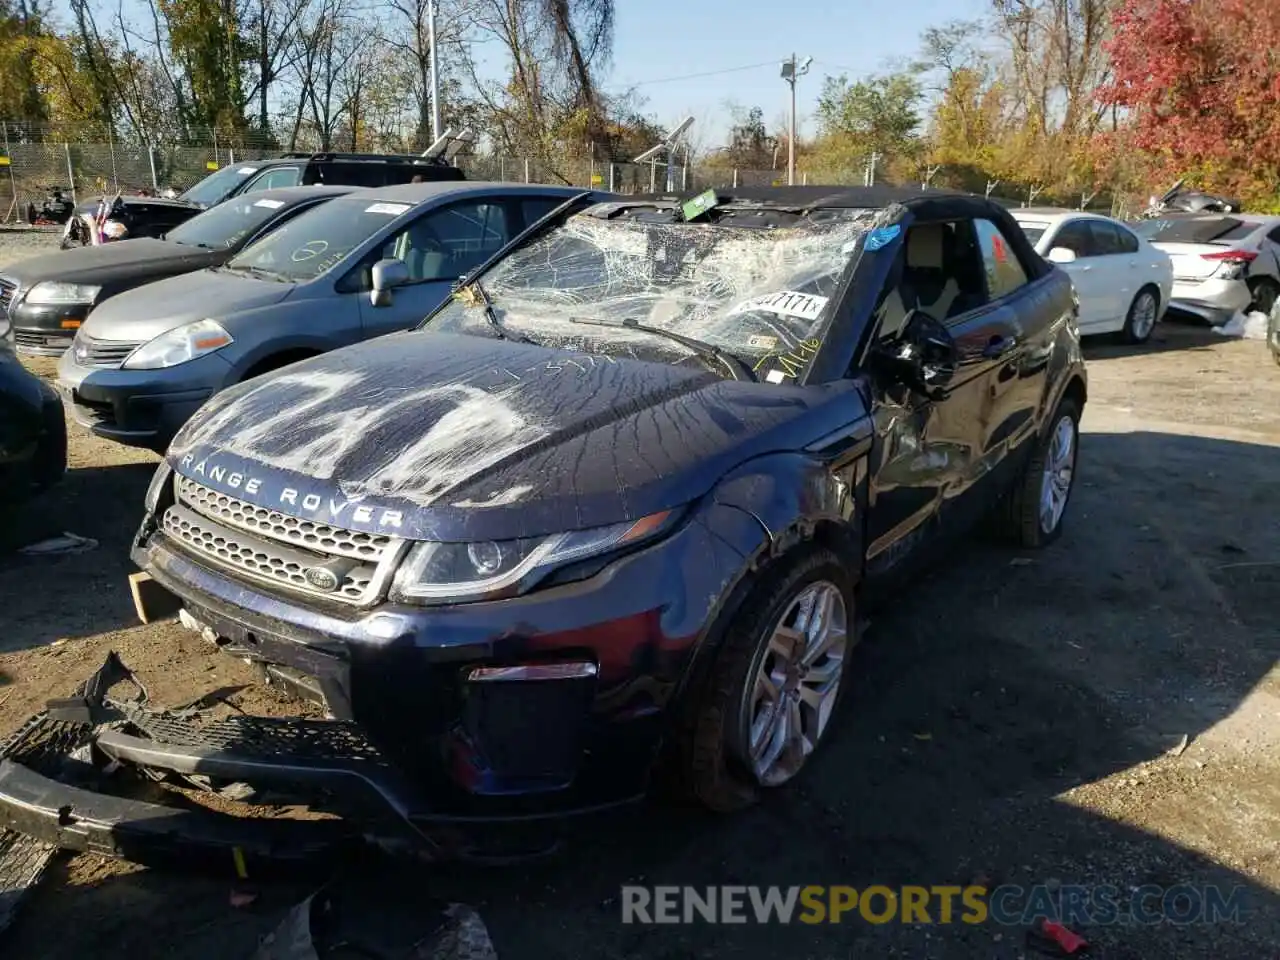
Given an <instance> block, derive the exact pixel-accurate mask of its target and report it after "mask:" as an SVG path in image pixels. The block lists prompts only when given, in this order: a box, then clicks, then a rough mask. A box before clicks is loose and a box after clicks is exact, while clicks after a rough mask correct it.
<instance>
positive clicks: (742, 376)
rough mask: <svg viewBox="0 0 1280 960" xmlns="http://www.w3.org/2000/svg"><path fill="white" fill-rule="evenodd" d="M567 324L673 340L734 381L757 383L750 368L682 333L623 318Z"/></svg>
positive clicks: (573, 319) (579, 319)
mask: <svg viewBox="0 0 1280 960" xmlns="http://www.w3.org/2000/svg"><path fill="white" fill-rule="evenodd" d="M569 322H570V323H584V324H588V325H590V326H593V327H622V328H624V329H626V330H639V331H640V332H641V333H651V334H653V335H655V336H659V337H666V338H667V339H668V340H673V341H675V342H676V343H678V344H680V345H681V346H682V347H688V348H689V349H690V350H692V351H693V352H694V353H696V354H697V355H698V356H699V357H702V358H703V359H704V360H715V361H718V362H719V363H720V364H721V365H722V366H723V367H724V368H725V369H727V370H728V371H729V373H730V375H732V377H733V379H735V380H750V381H751V382H752V383H756V382H758V381H757V380H756V375H755V374H754V373H753V372H752V370H751V368H750V367H749V366H747V364H746V363H744V362H743V361H742V360H740V359H739V358H737V357H735V356H734V355H733V354H731V353H725V352H724V351H723V350H721V349H720V348H719V347H717V346H715V345H714V344H711V343H707V342H705V341H703V340H696V339H694V338H693V337H686V336H685V335H684V334H683V333H675V332H674V331H672V330H664V329H663V328H662V327H651V326H649V325H648V324H647V323H641V322H640V321H638V320H636V318H635V317H624V318H623V319H622V320H596V319H593V318H591V317H570V318H569Z"/></svg>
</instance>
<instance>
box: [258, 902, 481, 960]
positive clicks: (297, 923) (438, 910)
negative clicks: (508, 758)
mask: <svg viewBox="0 0 1280 960" xmlns="http://www.w3.org/2000/svg"><path fill="white" fill-rule="evenodd" d="M348 956H349V957H355V956H359V957H367V958H374V960H377V958H386V960H402V958H403V960H498V952H497V950H495V949H494V946H493V941H492V940H491V939H490V938H489V931H488V928H487V927H485V924H484V921H483V920H482V919H481V918H480V914H478V913H477V912H476V911H475V910H474V909H472V908H471V907H469V906H467V905H466V904H462V903H449V904H445V905H443V906H441V905H440V903H439V902H438V901H437V903H436V904H435V905H434V907H429V906H425V905H423V904H422V903H420V902H414V898H413V897H412V895H409V894H406V893H404V888H402V889H401V893H400V895H399V896H392V895H390V894H388V895H386V896H382V897H376V896H373V897H371V891H369V890H368V888H367V887H363V888H355V887H353V888H350V889H349V890H347V891H345V892H339V891H338V890H336V889H328V888H325V889H321V890H320V891H318V892H316V893H314V894H312V895H311V896H309V897H307V899H305V900H303V901H302V902H301V903H300V904H298V905H297V906H296V907H294V908H293V909H292V910H290V911H289V912H288V914H286V915H285V917H284V919H283V920H282V921H281V922H280V925H279V926H278V927H276V929H275V930H274V931H273V932H272V933H270V934H268V935H267V937H266V938H265V939H264V940H263V942H262V943H261V945H259V947H258V950H257V952H255V953H254V955H253V958H252V960H327V958H335V960H336V958H338V957H348Z"/></svg>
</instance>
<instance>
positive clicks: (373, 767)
mask: <svg viewBox="0 0 1280 960" xmlns="http://www.w3.org/2000/svg"><path fill="white" fill-rule="evenodd" d="M1075 317H1076V304H1075V299H1074V295H1073V292H1072V289H1071V284H1070V282H1069V281H1068V279H1067V277H1066V276H1065V275H1064V274H1063V273H1061V272H1060V271H1059V270H1057V269H1055V268H1054V267H1053V266H1052V265H1050V264H1048V263H1046V262H1045V261H1044V260H1042V259H1040V258H1039V257H1037V256H1036V255H1035V253H1034V252H1033V251H1032V249H1031V248H1030V246H1029V245H1028V244H1027V242H1026V240H1025V238H1024V237H1023V234H1022V232H1021V231H1020V230H1019V229H1018V227H1017V225H1016V223H1014V221H1013V220H1012V219H1011V218H1010V217H1009V215H1008V214H1007V213H1006V212H1005V211H1004V210H1003V209H1002V208H1001V207H1000V206H998V205H996V204H994V203H991V202H989V201H987V200H985V199H984V198H981V197H974V196H969V195H962V194H950V193H944V192H925V193H919V192H914V193H913V192H904V191H894V190H886V189H877V188H867V189H845V188H828V187H818V188H786V189H781V188H780V189H769V190H757V191H750V190H741V191H735V192H734V193H733V194H732V195H728V196H726V195H719V196H717V195H714V194H708V195H702V196H700V197H696V198H692V199H681V198H672V197H646V198H634V199H628V200H624V201H617V202H608V203H601V204H596V205H593V206H590V207H588V208H587V209H585V210H583V211H580V212H568V211H566V212H565V213H564V215H562V216H556V217H551V218H550V219H549V220H548V221H547V222H544V223H543V224H541V225H540V226H539V227H538V228H536V229H535V230H533V231H532V232H531V233H530V234H529V235H527V236H524V237H522V238H521V239H520V240H519V241H518V242H517V243H516V244H515V245H514V246H513V247H512V248H510V249H508V250H507V251H506V252H505V253H504V254H502V255H501V256H500V257H499V258H498V259H497V260H496V262H493V263H490V264H487V265H485V266H484V267H482V268H480V269H479V270H478V271H477V272H476V273H474V274H472V275H471V276H470V277H468V278H467V280H466V282H464V283H463V284H462V285H461V286H460V287H459V288H458V289H457V290H456V291H455V293H454V295H453V296H452V298H451V299H450V300H449V301H448V302H447V303H446V304H445V305H443V306H442V307H441V308H440V309H439V310H437V311H436V312H435V313H434V314H433V315H432V316H430V317H428V318H427V319H426V320H425V321H424V322H423V324H422V325H421V326H420V327H419V328H418V329H416V330H414V331H410V332H407V333H401V334H393V335H390V336H386V337H382V338H379V339H376V340H373V341H370V342H367V343H364V344H361V345H357V346H353V347H350V348H346V349H342V350H339V351H336V352H333V353H330V354H327V355H325V356H322V357H318V358H315V359H313V360H308V361H305V362H303V363H301V364H298V365H295V366H292V367H290V368H288V369H286V370H283V371H280V372H278V373H275V374H271V375H268V376H265V377H261V378H258V379H255V380H252V381H250V382H247V383H245V384H243V385H240V386H237V387H234V388H232V389H230V390H227V391H226V392H224V393H222V394H220V395H218V396H217V397H215V398H214V399H213V400H212V401H211V402H210V403H209V404H208V405H207V406H205V407H204V408H202V410H201V411H200V412H199V413H197V414H196V416H195V417H194V418H193V419H192V420H191V421H190V423H189V424H188V425H187V426H186V427H185V428H184V430H183V431H182V433H181V434H180V435H179V436H178V438H177V439H176V440H175V441H174V444H173V446H172V447H171V449H170V452H169V455H168V458H167V460H166V462H165V463H164V464H163V465H162V466H161V467H160V469H159V470H158V471H157V473H156V476H155V480H154V482H153V483H152V486H151V489H150V491H149V493H148V496H147V503H146V517H145V519H144V521H143V524H142V528H141V530H140V531H139V534H138V537H137V541H136V545H135V547H134V553H133V556H134V559H135V560H136V562H137V563H138V564H139V566H141V567H142V568H143V569H144V570H145V571H146V572H147V573H148V574H150V575H151V577H153V578H154V579H155V580H157V581H159V582H160V584H162V585H163V586H164V587H165V588H167V589H168V590H169V591H171V592H172V593H174V594H176V595H177V596H178V597H179V598H180V600H181V601H182V604H183V606H184V608H185V609H184V613H183V621H184V623H186V624H187V625H188V626H191V627H193V628H195V629H197V630H199V631H200V632H202V633H203V634H204V635H205V636H206V637H207V638H209V639H210V640H213V641H215V642H217V643H220V644H223V645H224V646H225V647H226V648H227V649H228V651H229V652H231V653H234V654H235V655H237V656H242V657H247V658H249V659H251V660H253V661H255V662H257V663H259V664H261V665H262V668H263V669H264V671H266V673H267V675H268V676H271V677H272V678H274V679H277V680H280V681H281V682H285V683H287V684H289V685H290V687H291V688H292V689H294V690H296V691H298V692H299V693H300V695H301V696H303V697H308V698H310V699H312V700H314V701H316V702H317V703H318V704H320V706H321V708H322V709H323V710H324V711H325V712H326V716H325V717H324V718H314V719H303V718H297V719H287V720H280V719H275V720H271V721H269V722H270V724H272V725H273V726H272V729H273V730H274V731H276V733H275V734H273V736H276V735H279V737H280V738H279V739H276V740H272V741H271V742H272V743H273V744H278V745H279V746H275V747H273V748H272V750H271V751H268V752H264V751H263V749H262V748H261V746H260V745H259V746H255V744H260V743H262V742H265V741H261V740H252V739H251V738H242V739H240V740H234V739H233V740H227V739H225V738H224V739H222V740H219V741H218V748H217V750H216V751H211V749H209V748H208V746H207V745H204V746H202V745H201V744H200V743H199V742H198V741H197V742H196V744H195V745H192V744H191V743H189V742H187V741H184V740H181V739H180V738H175V737H174V736H173V735H172V734H166V733H165V732H164V730H163V729H160V728H156V727H152V728H148V729H151V733H149V734H147V737H149V739H148V738H142V737H135V738H134V739H133V740H132V741H130V742H128V743H124V742H123V741H122V739H121V738H119V737H117V736H115V735H114V734H112V736H111V737H110V738H106V739H105V740H104V738H105V737H106V735H105V734H104V735H103V736H102V737H99V746H100V747H102V748H103V750H104V751H105V753H106V754H107V755H108V756H110V757H112V758H113V759H117V760H120V761H123V762H125V763H133V764H136V765H141V766H145V767H147V768H149V769H151V770H161V771H169V772H174V771H177V772H181V773H185V774H191V773H203V774H206V775H209V776H216V777H221V778H224V779H237V780H244V781H247V782H250V783H253V782H269V783H270V784H271V785H272V786H273V787H276V788H279V787H280V785H281V784H288V785H291V786H292V787H293V788H295V789H297V790H299V791H302V792H307V791H310V792H311V793H312V794H313V795H314V794H316V793H317V792H318V791H319V789H320V788H321V787H324V788H326V789H327V788H329V787H332V786H334V785H336V784H338V783H340V782H356V781H358V782H359V784H360V786H361V789H362V790H364V791H365V793H366V794H367V795H368V796H372V797H374V798H376V800H377V803H378V804H380V805H381V808H382V809H383V810H384V811H393V812H394V813H395V815H396V818H398V820H399V821H400V822H402V823H403V824H407V825H408V826H409V827H410V828H411V831H412V832H413V833H414V834H415V835H416V836H418V837H420V838H428V839H431V840H432V841H433V842H436V843H439V844H441V849H444V848H448V849H449V850H450V851H452V852H455V853H458V852H460V853H466V852H474V851H475V850H476V849H477V844H483V842H484V841H483V839H477V838H479V837H482V836H485V835H489V833H490V831H491V830H492V829H493V827H494V826H495V825H499V824H504V823H507V824H510V823H522V824H525V825H529V824H541V823H544V822H546V821H549V820H551V819H553V818H560V817H563V816H564V815H566V814H571V813H579V812H584V811H591V810H597V809H600V808H601V807H604V806H607V805H610V804H614V803H619V802H622V801H626V800H630V799H633V798H636V797H638V796H640V795H642V794H643V793H644V792H645V791H646V789H647V788H648V786H649V784H650V781H651V776H652V774H653V772H654V770H655V768H656V767H657V766H658V765H660V764H668V765H670V767H671V768H672V769H673V770H674V771H675V772H676V773H677V774H678V777H677V779H678V782H680V783H682V784H683V785H684V786H685V787H686V788H687V789H688V791H689V792H690V793H692V794H693V795H694V796H696V797H697V798H699V799H700V800H701V801H702V802H703V803H705V804H706V805H708V806H710V807H711V808H713V809H716V810H722V811H728V810H733V809H737V808H740V807H743V806H744V805H746V804H749V803H750V802H751V801H752V800H753V799H754V798H755V797H756V796H757V795H758V794H759V792H760V791H761V790H766V789H769V788H773V787H776V786H779V785H781V784H784V783H786V782H787V781H789V780H791V779H792V778H793V777H794V776H795V775H796V774H797V773H799V772H800V771H801V769H802V768H803V767H804V765H805V763H806V762H807V761H808V760H809V759H810V757H811V755H812V754H813V752H814V751H815V750H816V749H817V748H818V747H819V746H820V745H821V743H822V741H823V738H824V736H825V735H826V733H827V732H828V731H829V729H830V721H831V720H832V717H833V715H834V712H835V708H836V704H837V702H838V699H839V696H840V692H841V689H842V687H843V686H844V683H845V681H846V679H847V678H846V676H845V673H846V669H847V665H848V663H849V652H850V650H851V648H852V646H853V645H854V643H855V641H856V640H857V636H858V622H859V614H860V612H861V610H862V609H863V608H864V607H865V606H866V605H869V604H871V603H873V602H874V601H875V600H876V599H877V598H878V597H883V596H885V595H886V588H887V586H888V585H889V584H890V583H891V582H892V581H894V580H897V579H899V578H901V577H902V576H904V575H905V574H907V573H908V572H909V571H911V570H913V569H915V568H916V567H917V566H918V564H919V563H920V562H921V561H922V560H923V559H924V558H925V557H926V556H927V555H928V554H929V553H930V550H929V548H930V547H936V546H941V545H944V544H947V543H949V542H951V541H952V540H953V538H954V537H955V535H958V534H961V533H963V532H965V531H967V530H969V529H970V528H972V527H974V526H975V525H976V524H978V523H979V522H982V521H985V522H987V523H989V524H991V525H993V526H994V528H995V529H997V530H998V531H1001V532H1002V533H1003V534H1004V535H1005V536H1006V537H1007V538H1008V540H1009V541H1010V542H1012V543H1014V544H1019V545H1021V546H1023V547H1039V546H1042V545H1045V544H1048V543H1049V542H1051V541H1052V540H1054V539H1055V538H1056V537H1057V536H1058V535H1059V533H1060V532H1061V530H1062V524H1063V517H1064V513H1065V510H1066V507H1067V502H1068V498H1069V496H1070V493H1071V489H1072V483H1073V480H1074V477H1075V467H1076V451H1077V437H1078V423H1079V419H1080V415H1081V412H1082V410H1083V408H1084V404H1085V392H1086V378H1085V370H1084V364H1083V361H1082V359H1081V354H1080V349H1079V340H1078V334H1077V330H1076V320H1075ZM262 722H263V723H267V722H268V721H265V720H264V721H262ZM302 730H305V731H307V738H315V737H321V738H323V737H325V736H329V737H331V739H330V740H329V741H327V742H329V743H330V746H328V747H325V748H324V749H320V750H318V749H317V748H316V746H315V743H316V742H317V741H315V740H314V739H307V738H301V737H295V736H293V733H292V732H290V731H302ZM157 731H158V732H157ZM285 732H289V736H288V737H285V736H284V733H285ZM338 732H341V734H342V737H343V738H347V737H356V738H358V740H359V742H360V743H361V744H362V745H363V746H361V747H360V748H359V750H357V749H356V748H353V747H352V746H351V745H350V742H349V741H348V740H347V739H342V740H341V741H340V740H339V739H338V737H337V733H338ZM290 738H292V739H290ZM289 743H293V744H295V746H292V747H291V746H288V744H289ZM304 743H305V747H304ZM104 744H105V745H104ZM361 751H368V752H361ZM372 756H376V757H377V758H378V759H377V762H376V763H373V762H370V761H369V759H368V758H369V757H372ZM0 786H2V785H0ZM0 793H2V791H0ZM0 799H2V797H0ZM441 837H447V838H449V839H448V841H447V842H444V841H441V839H440V838H441Z"/></svg>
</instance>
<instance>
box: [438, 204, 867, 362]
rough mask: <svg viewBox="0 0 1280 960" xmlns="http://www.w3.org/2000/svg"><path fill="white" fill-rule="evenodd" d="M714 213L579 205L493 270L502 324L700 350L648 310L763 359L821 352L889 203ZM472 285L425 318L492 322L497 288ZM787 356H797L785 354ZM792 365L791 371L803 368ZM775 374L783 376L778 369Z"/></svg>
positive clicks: (621, 347) (546, 333)
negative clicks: (864, 242)
mask: <svg viewBox="0 0 1280 960" xmlns="http://www.w3.org/2000/svg"><path fill="white" fill-rule="evenodd" d="M718 212H719V213H721V216H720V218H719V219H718V220H717V221H716V222H713V223H699V222H694V223H685V222H678V221H675V220H674V217H673V216H672V215H670V214H657V213H654V212H652V211H650V212H649V213H648V215H646V216H619V217H617V218H615V219H608V218H606V217H604V216H601V215H596V214H594V213H592V212H590V211H589V212H586V213H580V214H578V215H576V216H574V217H571V218H569V219H568V220H567V221H565V222H564V223H563V224H561V225H560V226H559V227H556V228H555V229H554V230H552V231H551V232H550V233H548V234H546V235H544V236H542V237H540V238H539V239H537V240H535V241H533V242H532V243H529V244H528V245H526V246H524V247H522V248H520V249H518V250H515V251H513V252H512V253H510V254H509V255H508V256H507V257H505V258H504V259H503V260H502V261H501V262H499V263H498V264H497V265H496V266H494V267H493V268H492V269H491V270H490V271H489V272H487V273H486V274H484V275H483V277H482V279H481V282H482V284H483V288H484V290H483V292H484V294H485V295H486V297H485V298H487V299H488V300H489V301H491V302H492V306H493V311H494V314H495V316H496V318H497V319H498V321H499V323H500V324H501V326H502V328H503V329H504V330H506V331H508V332H509V333H510V335H512V336H515V335H518V336H519V337H521V338H527V339H529V340H532V341H534V342H535V343H539V344H541V345H544V346H549V347H560V348H565V349H572V350H580V351H582V352H586V353H602V354H605V355H611V356H612V355H617V356H630V357H635V358H640V359H650V358H663V357H665V356H669V355H674V356H676V357H679V358H683V357H685V356H687V355H688V354H689V350H688V349H687V348H686V347H683V346H681V345H679V344H677V343H674V342H672V341H671V340H669V339H665V338H663V337H662V336H655V335H654V334H653V333H652V332H646V331H643V330H638V329H636V328H635V327H631V328H624V327H621V326H618V327H615V326H614V325H615V324H618V325H620V324H623V323H634V324H638V325H640V326H648V327H656V328H659V329H661V330H664V331H667V332H668V333H670V334H676V335H679V336H682V337H685V338H692V339H695V340H697V341H700V342H701V343H703V344H706V345H709V346H711V347H714V348H717V349H719V350H721V351H723V352H724V353H727V354H731V355H733V356H735V357H738V358H740V359H742V360H743V361H744V362H746V363H747V364H748V365H749V366H751V367H752V368H753V369H755V370H762V369H763V368H764V367H765V366H766V363H767V361H769V360H770V358H774V360H775V363H774V365H773V366H774V367H776V366H777V361H779V360H782V359H785V358H790V360H791V364H790V369H798V368H799V367H801V366H803V365H804V364H805V363H807V362H808V360H809V359H810V358H811V357H812V356H813V354H814V353H816V352H817V349H818V347H819V345H820V341H819V338H820V337H821V335H822V332H823V331H824V329H825V325H826V322H827V318H828V312H829V311H828V310H827V306H828V304H829V302H830V301H831V299H832V297H834V295H835V293H836V290H837V287H838V285H839V283H840V280H841V278H842V274H843V272H844V269H845V267H846V266H847V265H848V262H849V259H850V257H851V255H852V254H853V252H854V247H855V244H856V242H857V240H858V238H859V237H860V236H861V235H862V234H863V233H865V232H866V231H867V230H868V229H870V227H871V226H873V225H874V222H875V218H876V215H877V211H869V210H822V211H817V212H815V213H813V214H811V215H807V216H801V215H798V214H792V213H786V212H782V211H768V212H767V213H765V212H761V211H758V210H757V211H751V212H742V213H736V212H733V211H729V212H728V213H727V214H726V213H725V212H723V211H718ZM467 293H468V291H467V290H463V291H460V292H459V294H457V295H455V298H454V299H453V300H452V301H451V302H450V303H449V304H447V305H446V306H445V307H444V308H443V309H442V310H441V311H440V312H439V313H437V314H436V315H435V316H433V317H432V318H431V319H430V320H429V321H428V322H427V324H426V325H425V329H429V330H432V331H436V332H442V333H477V334H485V333H486V328H488V330H489V331H490V332H491V331H492V321H491V320H490V319H489V318H488V317H487V316H486V313H485V309H484V299H485V298H477V297H474V296H468V295H467ZM782 366H783V367H784V368H787V367H788V365H787V364H785V363H784V364H782ZM794 375H795V374H794V373H791V374H790V376H794ZM762 378H763V379H768V380H770V381H772V382H778V381H779V380H780V379H782V377H781V376H776V375H775V374H774V373H773V372H772V371H771V372H769V373H767V374H766V375H765V376H764V377H762Z"/></svg>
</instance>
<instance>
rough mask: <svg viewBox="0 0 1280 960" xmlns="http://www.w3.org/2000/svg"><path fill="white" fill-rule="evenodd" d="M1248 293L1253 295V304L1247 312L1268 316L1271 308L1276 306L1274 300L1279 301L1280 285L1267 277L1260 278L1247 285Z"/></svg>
mask: <svg viewBox="0 0 1280 960" xmlns="http://www.w3.org/2000/svg"><path fill="white" fill-rule="evenodd" d="M1249 292H1250V293H1252V294H1253V302H1252V303H1251V304H1249V310H1250V311H1251V312H1252V311H1254V310H1256V311H1258V312H1260V313H1265V314H1270V313H1271V308H1272V307H1274V306H1275V305H1276V300H1277V299H1280V284H1277V283H1276V282H1275V281H1274V280H1272V279H1270V278H1269V277H1262V278H1259V279H1258V280H1254V281H1253V282H1252V283H1250V284H1249Z"/></svg>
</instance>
